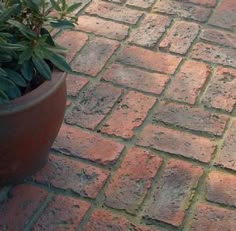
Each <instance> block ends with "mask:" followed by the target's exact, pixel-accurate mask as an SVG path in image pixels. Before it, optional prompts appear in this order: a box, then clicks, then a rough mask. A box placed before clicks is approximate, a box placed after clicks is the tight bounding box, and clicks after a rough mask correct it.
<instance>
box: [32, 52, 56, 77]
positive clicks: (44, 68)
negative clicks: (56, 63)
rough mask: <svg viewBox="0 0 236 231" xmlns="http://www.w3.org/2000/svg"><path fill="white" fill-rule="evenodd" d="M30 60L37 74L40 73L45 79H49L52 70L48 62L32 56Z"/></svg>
mask: <svg viewBox="0 0 236 231" xmlns="http://www.w3.org/2000/svg"><path fill="white" fill-rule="evenodd" d="M32 61H33V63H34V66H35V68H36V70H37V71H38V72H39V74H41V75H42V76H43V77H44V78H45V79H51V76H52V72H51V70H50V68H49V66H48V64H47V63H46V62H45V61H44V60H43V59H41V58H39V57H37V56H33V58H32Z"/></svg>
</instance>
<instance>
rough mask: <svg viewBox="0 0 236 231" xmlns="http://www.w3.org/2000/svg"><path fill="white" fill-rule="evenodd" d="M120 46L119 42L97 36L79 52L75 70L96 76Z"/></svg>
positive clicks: (75, 61) (74, 64)
mask: <svg viewBox="0 0 236 231" xmlns="http://www.w3.org/2000/svg"><path fill="white" fill-rule="evenodd" d="M118 47H119V43H118V42H116V41H112V40H108V39H105V38H95V39H94V40H92V41H90V42H88V44H87V45H86V46H85V47H84V49H83V50H82V51H81V52H79V54H78V56H77V57H76V58H75V60H74V61H73V64H72V67H73V69H74V71H78V72H82V73H85V74H88V75H91V76H93V77H95V76H96V75H97V74H98V73H99V72H100V71H101V70H102V68H103V67H104V65H105V64H106V62H107V61H108V59H109V58H110V57H111V56H112V54H113V53H114V52H115V50H116V49H117V48H118Z"/></svg>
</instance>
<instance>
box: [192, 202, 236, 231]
mask: <svg viewBox="0 0 236 231" xmlns="http://www.w3.org/2000/svg"><path fill="white" fill-rule="evenodd" d="M235 227H236V212H235V211H232V210H227V209H224V208H219V207H216V206H212V205H207V204H200V205H199V206H198V208H197V211H196V214H195V216H194V219H193V224H192V226H191V228H190V231H199V230H207V231H223V230H224V231H233V230H235Z"/></svg>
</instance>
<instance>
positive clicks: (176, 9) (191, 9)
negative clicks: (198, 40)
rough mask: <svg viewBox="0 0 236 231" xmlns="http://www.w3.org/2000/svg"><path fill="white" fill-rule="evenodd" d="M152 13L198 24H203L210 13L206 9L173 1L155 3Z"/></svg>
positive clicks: (166, 0)
mask: <svg viewBox="0 0 236 231" xmlns="http://www.w3.org/2000/svg"><path fill="white" fill-rule="evenodd" d="M153 11H154V12H161V13H167V14H171V15H177V16H178V17H180V18H187V19H193V20H196V21H200V22H205V21H206V20H207V19H208V17H209V15H210V13H211V10H210V9H208V8H204V7H202V6H196V5H192V4H189V3H185V2H177V1H173V0H165V1H157V3H156V4H155V5H154V7H153Z"/></svg>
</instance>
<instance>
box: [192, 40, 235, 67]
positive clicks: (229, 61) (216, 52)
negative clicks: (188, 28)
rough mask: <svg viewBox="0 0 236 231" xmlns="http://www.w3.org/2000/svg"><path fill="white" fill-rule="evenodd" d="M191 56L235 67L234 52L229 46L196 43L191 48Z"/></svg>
mask: <svg viewBox="0 0 236 231" xmlns="http://www.w3.org/2000/svg"><path fill="white" fill-rule="evenodd" d="M191 57H192V58H195V59H201V60H204V61H207V62H212V63H217V64H222V65H227V66H231V67H236V52H235V50H234V49H231V48H226V47H218V46H216V45H211V44H204V43H197V44H196V45H194V47H193V49H192V52H191Z"/></svg>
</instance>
